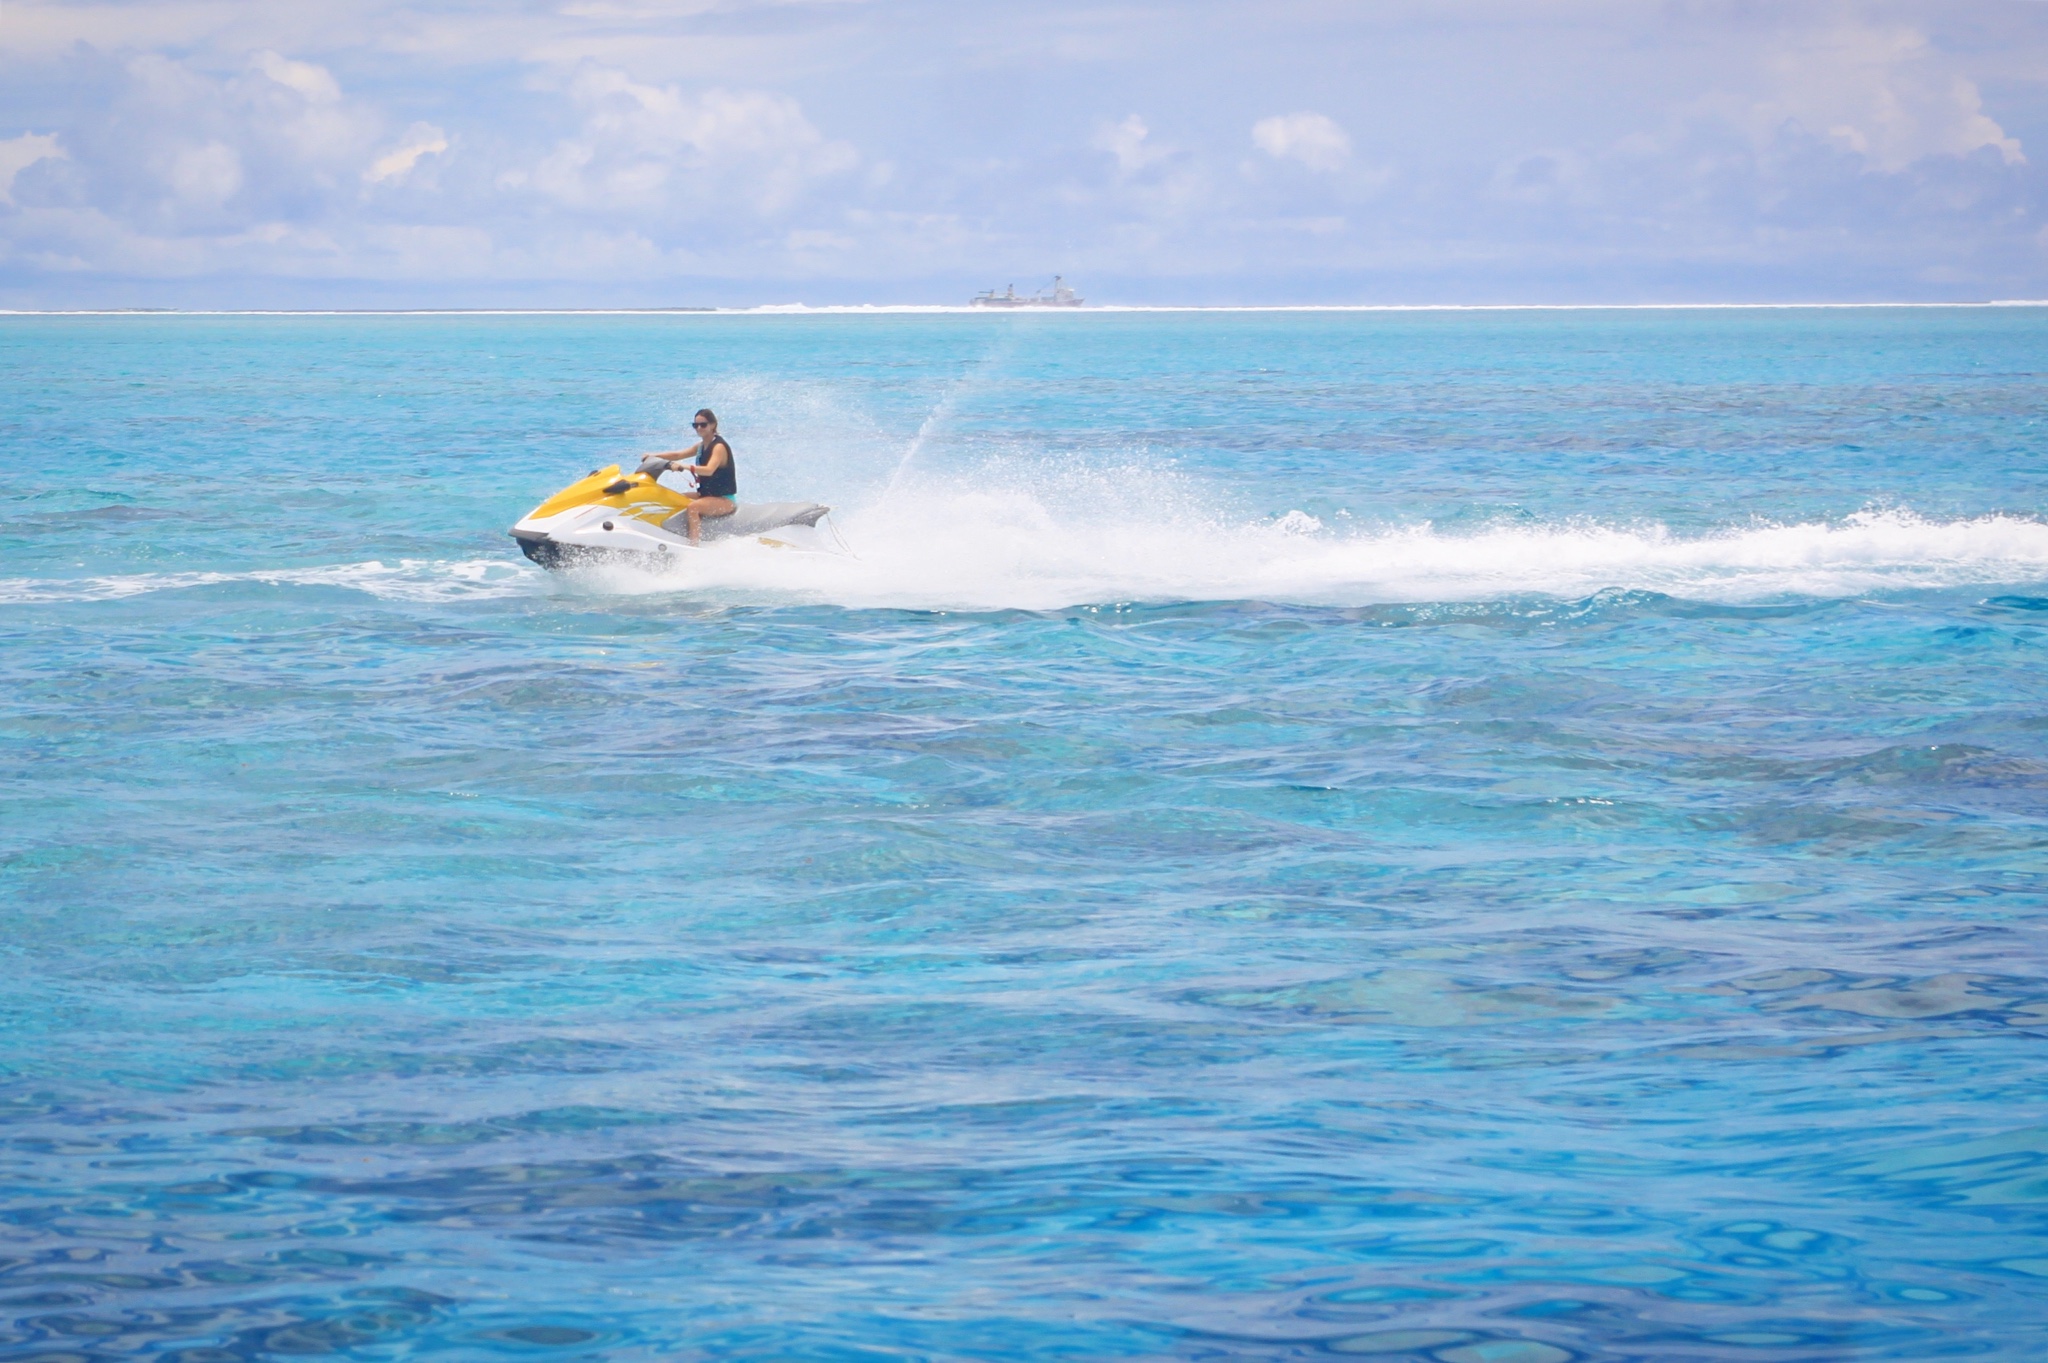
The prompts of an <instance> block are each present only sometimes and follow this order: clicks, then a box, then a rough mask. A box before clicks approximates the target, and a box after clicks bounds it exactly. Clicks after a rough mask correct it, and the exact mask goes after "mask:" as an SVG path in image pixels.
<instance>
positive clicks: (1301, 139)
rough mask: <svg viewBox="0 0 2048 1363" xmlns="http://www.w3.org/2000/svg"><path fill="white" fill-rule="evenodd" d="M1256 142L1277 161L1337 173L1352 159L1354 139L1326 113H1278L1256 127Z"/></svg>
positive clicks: (1261, 121)
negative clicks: (1292, 162)
mask: <svg viewBox="0 0 2048 1363" xmlns="http://www.w3.org/2000/svg"><path fill="white" fill-rule="evenodd" d="M1252 141H1253V142H1254V143H1255V144H1257V146H1258V148H1259V150H1260V151H1262V152H1264V153H1266V155H1268V156H1271V157H1273V158H1275V159H1277V160H1282V161H1299V162H1301V164H1303V165H1304V166H1307V167H1308V168H1309V169H1310V170H1335V169H1337V168H1338V167H1339V166H1341V165H1343V164H1344V162H1345V161H1346V160H1348V159H1350V156H1351V137H1350V134H1348V133H1346V132H1345V131H1344V129H1342V128H1340V127H1339V126H1337V122H1336V120H1335V119H1332V118H1329V117H1327V116H1325V115H1323V114H1313V113H1306V112H1304V113H1298V114H1276V115H1274V116H1273V117H1272V118H1262V119H1260V120H1259V121H1258V122H1256V123H1254V124H1252Z"/></svg>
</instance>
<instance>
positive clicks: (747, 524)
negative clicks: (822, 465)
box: [661, 502, 832, 540]
mask: <svg viewBox="0 0 2048 1363" xmlns="http://www.w3.org/2000/svg"><path fill="white" fill-rule="evenodd" d="M831 509H832V508H831V507H829V506H822V505H820V504H819V503H817V502H742V503H741V504H740V508H739V510H737V511H735V512H733V513H732V514H731V515H730V516H718V517H715V518H714V517H711V516H706V517H704V518H703V520H702V521H701V523H700V524H701V525H702V532H703V536H704V538H705V539H707V540H711V539H732V538H735V537H738V536H745V535H759V534H763V533H765V532H767V531H770V530H779V529H780V528H782V527H783V526H785V525H816V524H817V523H818V522H819V521H820V520H821V519H823V517H824V515H825V513H826V512H828V511H830V510H831ZM661 528H662V529H664V530H666V531H668V532H669V533H670V534H671V535H687V534H689V533H690V520H689V513H688V512H687V511H678V512H676V514H675V515H673V516H670V517H669V518H668V519H667V520H665V521H663V522H662V523H661Z"/></svg>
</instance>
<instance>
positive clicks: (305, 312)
mask: <svg viewBox="0 0 2048 1363" xmlns="http://www.w3.org/2000/svg"><path fill="white" fill-rule="evenodd" d="M2041 307H2048V298H1993V299H1967V300H1953V301H1946V302H1919V301H1905V300H1892V301H1865V302H1770V303H1757V302H1747V303H1099V304H1086V305H1079V306H1039V307H1024V308H991V307H977V306H975V305H973V304H968V303H820V304H810V303H757V304H753V305H750V306H745V307H708V306H689V305H677V306H670V307H647V308H626V307H614V308H574V307H564V308H540V307H504V308H491V307H473V308H463V307H447V308H157V307H106V308H0V317H491V316H496V317H633V316H643V317H644V316H662V315H675V316H725V317H761V316H805V315H821V314H838V315H861V314H877V313H890V314H961V315H967V316H982V315H986V316H991V317H1007V316H1010V315H1013V314H1016V313H1029V314H1032V315H1039V314H1054V315H1060V316H1066V315H1072V314H1097V313H1125V312H1714V311H1743V310H1793V309H1823V308H1833V309H1847V308H1863V309H1870V308H2041Z"/></svg>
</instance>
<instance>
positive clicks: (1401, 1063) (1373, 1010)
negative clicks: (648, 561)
mask: <svg viewBox="0 0 2048 1363" xmlns="http://www.w3.org/2000/svg"><path fill="white" fill-rule="evenodd" d="M2044 357H2048V310H2037V309H1957V310H1940V309H1878V310H1838V311H1807V310H1791V311H1732V312H1714V311H1693V312H1527V313H1405V314H1403V313H1394V314H1341V313H1323V314H1280V313H1245V314H1122V315H1116V314H1107V315H1083V316H1064V317H1060V316H1045V317H1033V316H1026V317H977V316H961V315H908V316H905V315H894V316H844V315H825V316H731V315H718V316H675V317H382V318H379V317H352V318H336V317H325V318H321V317H296V318H290V317H274V318H251V317H223V318H206V317H141V318H137V317H100V318H91V317H71V318H28V317H11V318H0V391H4V402H0V553H4V555H5V562H4V564H0V915H4V918H0V923H4V933H0V949H4V953H5V954H4V957H0V962H4V970H0V1170H4V1182H5V1193H4V1201H0V1356H4V1357H6V1358H8V1359H10V1360H15V1359H22V1360H26V1359H45V1360H51V1361H52V1363H54V1360H57V1359H65V1360H110V1359H149V1358H161V1359H165V1360H173V1359H175V1360H180V1363H226V1360H230V1359H244V1358H269V1357H317V1356H335V1357H340V1358H347V1359H363V1360H370V1359H395V1358H407V1357H441V1356H445V1357H451V1358H457V1357H460V1358H482V1357H487V1356H503V1357H507V1358H533V1359H563V1360H567V1359H589V1358H605V1359H652V1358H657V1357H659V1358H665V1359H674V1358H682V1359H694V1358H707V1359H708V1358H745V1359H763V1358H792V1359H794V1358H801V1359H883V1358H933V1359H1122V1358H1155V1359H1169V1358H1173V1359H1180V1358H1189V1359H1196V1358H1214V1359H1225V1358H1246V1359H1297V1358H1299V1359H1307V1358H1337V1357H1346V1356H1363V1357H1368V1358H1373V1359H1379V1360H1386V1361H1387V1363H1416V1361H1418V1360H1424V1359H1427V1360H1431V1361H1432V1363H1564V1361H1565V1360H1569V1359H1584V1360H1614V1359H1643V1360H1754V1363H1792V1361H1794V1360H1796V1361H1797V1363H1820V1361H1821V1360H1830V1361H1831V1360H1852V1359H1853V1360H1864V1359H1914V1360H1920V1359H1935V1358H1952V1357H1953V1358H1980V1359H2013V1360H2023V1359H2035V1358H2039V1357H2042V1356H2044V1355H2048V1065H2044V1059H2048V937H2044V913H2048V799H2044V797H2048V685H2044V680H2043V656H2044V655H2043V646H2044V644H2048V525H2044V523H2043V521H2042V519H2041V513H2042V511H2043V509H2044V502H2048V424H2044V416H2048V385H2044V379H2043V371H2044V369H2048V360H2044ZM706 404H708V405H710V406H712V407H714V408H716V409H718V411H719V414H720V416H721V418H722V419H723V422H724V426H725V430H726V432H727V434H728V435H730V436H731V438H732V440H733V444H734V447H735V449H736V450H737V452H738V460H739V468H740V478H741V495H742V497H743V498H747V497H760V498H776V497H797V496H801V497H815V498H818V499H821V500H825V501H829V502H832V503H833V504H834V505H835V506H836V507H837V508H838V510H837V511H836V512H835V514H834V518H833V520H834V523H835V525H836V527H837V531H838V538H837V539H836V540H835V539H831V538H829V537H828V538H825V539H821V540H820V541H819V542H818V543H817V544H815V545H808V546H799V547H798V548H795V549H790V550H781V549H775V548H772V547H769V546H764V545H758V544H752V543H747V544H739V545H731V546H726V547H723V548H719V549H713V550H708V551H706V552H705V553H704V554H702V555H701V556H697V557H696V558H694V559H693V561H692V564H691V566H690V568H689V569H688V571H687V572H686V573H685V574H684V575H683V576H681V577H678V578H672V579H660V578H651V577H644V576H638V575H633V574H629V573H616V572H615V573H608V574H598V575H593V576H585V577H575V578H566V579H549V578H547V577H546V576H544V575H543V574H542V573H540V572H539V571H538V570H537V569H533V568H531V567H529V566H527V565H526V564H525V563H524V562H523V561H522V560H520V559H519V558H518V556H517V554H516V552H515V550H514V548H513V546H512V543H511V541H510V540H509V539H507V538H506V537H505V536H504V527H505V526H506V525H508V524H509V523H510V522H511V521H512V520H513V519H515V518H516V517H517V516H519V515H520V514H521V513H523V512H524V511H526V510H527V509H528V508H529V507H531V506H532V505H533V504H534V503H535V502H537V501H539V500H540V498H541V497H542V496H544V495H545V494H546V493H548V492H550V491H552V490H553V489H554V488H555V487H557V486H560V485H561V484H563V483H565V482H567V481H569V480H570V479H571V478H573V477H576V476H578V475H580V474H582V473H583V472H584V471H585V470H586V469H588V468H590V467H592V466H593V465H597V464H601V463H607V462H615V461H619V460H622V459H628V460H629V459H630V458H631V456H632V455H633V454H635V453H636V452H638V451H641V450H646V449H651V448H665V447H673V445H674V444H676V443H679V442H683V441H685V440H686V439H687V437H686V436H685V435H684V434H683V432H684V431H685V430H686V429H687V418H688V414H689V412H690V411H692V410H693V409H694V408H696V407H697V406H699V405H706ZM842 546H843V550H844V552H842V551H841V550H842Z"/></svg>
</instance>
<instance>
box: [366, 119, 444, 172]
mask: <svg viewBox="0 0 2048 1363" xmlns="http://www.w3.org/2000/svg"><path fill="white" fill-rule="evenodd" d="M446 150H448V134H447V133H445V132H443V131H442V130H441V129H439V128H437V127H435V126H434V125H433V124H431V123H415V124H413V125H412V126H411V127H410V128H407V129H406V130H405V136H404V137H402V138H400V139H399V143H398V145H397V146H395V147H393V148H392V149H391V150H390V151H387V152H385V153H384V154H383V155H382V156H380V157H378V158H377V159H376V160H375V161H372V162H371V163H370V167H369V169H368V170H365V171H364V172H363V179H364V181H365V182H366V183H368V184H373V185H374V184H382V183H384V182H385V181H387V180H388V181H394V182H395V181H399V180H403V179H404V178H405V177H406V176H408V175H410V174H412V171H413V167H414V166H417V165H418V164H419V162H420V158H421V157H422V156H438V155H440V154H441V153H442V152H444V151H446Z"/></svg>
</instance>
